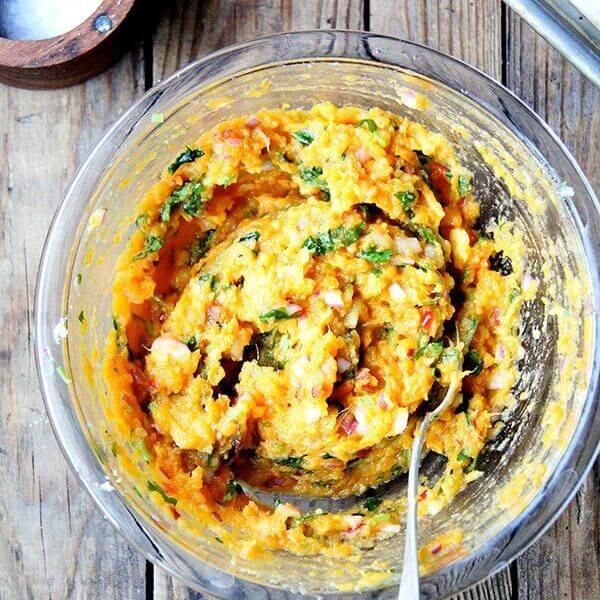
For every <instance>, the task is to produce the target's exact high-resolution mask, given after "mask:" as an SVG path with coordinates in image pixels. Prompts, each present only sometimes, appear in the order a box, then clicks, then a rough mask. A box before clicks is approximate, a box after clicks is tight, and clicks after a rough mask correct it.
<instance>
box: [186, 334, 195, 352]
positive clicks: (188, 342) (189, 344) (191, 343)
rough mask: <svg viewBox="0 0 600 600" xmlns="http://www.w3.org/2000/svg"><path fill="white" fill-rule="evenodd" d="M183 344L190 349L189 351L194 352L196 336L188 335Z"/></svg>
mask: <svg viewBox="0 0 600 600" xmlns="http://www.w3.org/2000/svg"><path fill="white" fill-rule="evenodd" d="M185 345H186V346H187V347H188V348H189V349H190V351H191V352H194V351H195V350H197V349H198V341H197V340H196V336H195V335H192V336H190V337H189V338H188V339H187V340H186V342H185Z"/></svg>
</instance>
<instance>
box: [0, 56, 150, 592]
mask: <svg viewBox="0 0 600 600" xmlns="http://www.w3.org/2000/svg"><path fill="white" fill-rule="evenodd" d="M142 73H143V69H142V55H141V50H140V49H139V48H138V49H136V50H135V51H134V52H132V53H129V54H128V55H127V56H126V57H125V58H124V59H123V60H122V61H121V62H120V63H119V65H118V66H116V67H115V68H114V69H112V70H111V71H109V72H108V73H106V74H105V75H103V76H101V77H98V78H97V79H94V80H92V81H89V82H88V83H87V84H85V85H79V86H77V87H73V88H69V89H68V90H58V91H36V92H33V91H28V90H18V89H11V88H8V87H5V86H0V107H1V109H0V132H1V136H2V137H1V138H0V162H1V164H2V168H1V169H0V280H1V281H2V293H1V295H0V331H1V332H2V336H0V398H2V402H0V472H2V494H0V597H1V598H2V600H13V599H14V600H23V599H25V598H35V599H49V598H52V599H57V600H61V599H64V598H86V599H102V600H107V599H111V598H114V599H115V600H121V599H123V598H140V599H141V598H143V596H144V593H143V592H144V566H145V561H144V560H143V559H142V558H141V557H140V556H139V555H138V554H137V553H136V552H134V551H133V550H131V549H130V548H129V547H128V546H127V544H126V543H125V542H124V541H123V540H122V539H121V538H120V537H119V536H118V535H117V534H116V532H115V531H114V530H113V529H112V527H111V526H110V525H109V524H108V522H107V521H106V520H105V519H104V518H103V517H102V516H101V514H100V512H99V511H98V510H97V509H96V507H95V506H94V504H93V503H92V501H91V499H90V498H89V497H88V496H87V493H86V492H85V491H83V489H82V488H81V487H80V486H79V485H78V483H77V482H76V481H75V479H74V477H73V475H72V474H71V472H70V470H69V468H68V467H67V466H66V463H65V460H64V458H63V456H62V454H61V452H60V450H59V448H58V445H57V444H56V442H55V439H54V435H53V433H52V431H51V428H50V425H49V423H48V420H47V418H46V414H45V410H44V406H43V403H42V399H41V396H40V392H39V387H38V382H37V375H36V372H35V362H34V358H33V350H32V339H31V333H32V323H31V317H32V315H31V310H32V303H33V295H34V291H35V289H34V288H35V278H36V271H37V266H38V261H39V257H40V253H41V249H42V244H43V242H44V238H45V235H46V231H47V229H48V225H49V223H50V219H51V217H52V214H53V212H54V210H55V208H56V206H57V204H58V201H59V200H60V198H61V195H62V193H63V191H64V189H65V187H66V185H67V182H68V180H69V179H70V178H71V177H72V176H73V174H74V172H75V169H76V167H77V165H78V164H79V163H80V162H81V161H82V160H83V158H84V157H85V156H86V154H87V152H88V150H89V148H90V146H91V145H92V143H93V142H94V141H95V139H96V138H97V137H98V136H99V134H100V133H101V132H102V131H103V130H104V129H105V128H106V127H107V126H108V124H109V123H110V122H111V121H112V120H113V119H114V118H115V117H116V116H117V115H118V114H119V113H120V112H121V111H122V109H123V108H124V107H125V106H126V105H127V104H129V102H131V100H133V98H135V97H136V96H138V95H139V94H140V93H141V92H142V91H143V87H142Z"/></svg>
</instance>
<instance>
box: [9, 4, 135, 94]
mask: <svg viewBox="0 0 600 600" xmlns="http://www.w3.org/2000/svg"><path fill="white" fill-rule="evenodd" d="M74 2H75V0H73V3H72V4H71V6H68V5H69V2H48V1H47V0H1V6H0V82H2V83H6V84H8V85H12V86H17V87H24V88H58V87H64V86H68V85H72V84H74V83H79V82H81V81H84V80H85V79H88V78H89V77H93V76H94V75H97V74H98V73H100V72H102V71H104V70H105V69H107V68H108V67H109V66H110V65H112V64H113V63H114V62H115V61H116V60H117V58H119V57H120V56H121V54H122V53H123V52H124V50H125V49H126V47H127V45H128V43H130V41H131V38H132V36H131V33H132V30H133V25H134V16H135V15H134V12H137V11H135V10H134V8H135V5H136V4H139V2H136V0H102V1H101V2H100V0H87V2H85V1H84V0H79V4H78V5H75V4H74ZM49 5H51V8H49ZM75 6H77V10H78V11H80V12H79V13H76V14H74V10H73V9H74V7H75ZM94 6H96V9H95V10H93V8H94ZM82 10H87V11H88V14H89V12H91V11H92V10H93V12H91V14H89V16H88V17H87V18H85V20H84V21H83V22H80V23H79V24H78V25H76V26H75V27H74V28H72V29H70V30H69V31H66V32H65V33H60V32H61V31H63V30H64V29H65V27H66V28H68V27H69V26H70V25H73V23H72V20H73V18H77V15H81V11H82ZM49 11H53V12H49ZM60 11H64V12H62V13H61V12H60ZM81 16H85V14H84V15H81ZM61 27H62V29H61ZM48 33H50V35H53V37H45V38H44V39H32V38H37V37H42V36H44V35H46V36H47V35H48ZM56 33H59V34H58V35H56ZM2 36H4V37H2ZM12 37H14V38H21V39H11V38H12ZM23 38H27V39H23Z"/></svg>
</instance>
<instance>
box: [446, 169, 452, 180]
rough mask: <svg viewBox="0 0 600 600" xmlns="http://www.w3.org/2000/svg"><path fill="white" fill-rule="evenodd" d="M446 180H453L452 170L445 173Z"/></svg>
mask: <svg viewBox="0 0 600 600" xmlns="http://www.w3.org/2000/svg"><path fill="white" fill-rule="evenodd" d="M445 175H446V178H447V179H452V177H453V175H452V171H451V170H450V169H448V170H447V171H446V173H445Z"/></svg>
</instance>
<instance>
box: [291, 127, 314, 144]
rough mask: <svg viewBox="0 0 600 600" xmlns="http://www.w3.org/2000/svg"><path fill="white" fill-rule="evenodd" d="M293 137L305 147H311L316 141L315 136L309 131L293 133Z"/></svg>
mask: <svg viewBox="0 0 600 600" xmlns="http://www.w3.org/2000/svg"><path fill="white" fill-rule="evenodd" d="M292 137H293V138H294V139H295V140H297V141H298V142H300V143H301V144H302V145H303V146H310V145H311V144H312V143H313V142H314V141H315V136H314V135H313V134H312V133H311V132H310V131H309V130H308V129H301V130H300V131H295V132H294V133H292Z"/></svg>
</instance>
